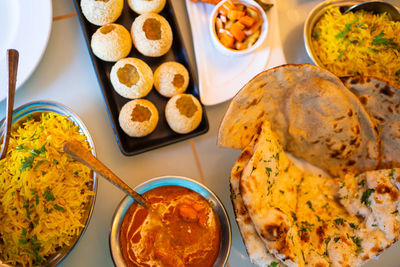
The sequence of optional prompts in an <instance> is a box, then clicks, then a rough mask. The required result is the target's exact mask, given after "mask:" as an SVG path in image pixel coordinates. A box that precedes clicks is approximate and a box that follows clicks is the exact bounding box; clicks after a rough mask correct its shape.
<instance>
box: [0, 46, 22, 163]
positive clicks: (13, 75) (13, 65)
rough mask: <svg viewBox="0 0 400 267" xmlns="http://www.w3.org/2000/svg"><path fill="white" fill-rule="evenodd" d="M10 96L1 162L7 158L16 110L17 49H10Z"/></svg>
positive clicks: (8, 98) (0, 156)
mask: <svg viewBox="0 0 400 267" xmlns="http://www.w3.org/2000/svg"><path fill="white" fill-rule="evenodd" d="M7 53H8V95H7V109H6V120H5V122H4V124H5V129H4V138H3V146H2V149H1V152H0V160H1V159H3V158H5V156H6V154H7V149H8V141H9V139H10V132H11V123H12V114H13V110H14V98H15V85H16V83H17V70H18V59H19V53H18V51H17V50H15V49H8V50H7Z"/></svg>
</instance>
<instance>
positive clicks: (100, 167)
mask: <svg viewBox="0 0 400 267" xmlns="http://www.w3.org/2000/svg"><path fill="white" fill-rule="evenodd" d="M63 150H64V152H66V153H67V154H69V155H71V156H72V157H73V158H74V159H76V160H77V161H79V162H81V163H83V164H84V165H86V166H88V167H89V168H90V169H92V170H93V171H95V172H97V173H98V174H100V175H101V176H103V177H104V178H106V179H107V180H108V181H110V182H111V183H112V184H114V185H115V186H117V187H119V188H120V189H122V190H123V191H124V192H125V193H127V194H128V195H130V196H131V197H133V198H134V199H135V200H136V201H137V202H138V203H139V204H140V205H141V206H143V207H147V206H148V204H147V202H146V200H145V199H144V198H143V197H142V196H141V195H140V194H138V193H137V192H136V191H134V190H133V189H132V188H130V187H129V186H128V185H127V184H125V183H124V182H123V181H122V180H121V179H120V178H118V176H116V175H115V174H114V173H113V172H112V171H111V170H110V169H108V168H107V167H106V166H105V165H104V164H103V163H101V162H100V161H99V160H98V159H97V158H96V157H94V156H93V155H92V153H90V152H89V151H88V150H87V148H85V147H84V146H83V145H82V144H81V143H79V142H78V141H77V140H74V139H71V140H68V141H66V142H65V143H64V145H63Z"/></svg>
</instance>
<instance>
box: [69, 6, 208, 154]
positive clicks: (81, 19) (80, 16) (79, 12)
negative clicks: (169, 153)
mask: <svg viewBox="0 0 400 267" xmlns="http://www.w3.org/2000/svg"><path fill="white" fill-rule="evenodd" d="M79 1H80V0H74V1H73V2H74V6H75V9H76V12H77V15H78V20H79V24H80V25H81V28H82V31H83V35H84V38H85V41H86V47H87V48H88V50H89V55H90V60H91V62H92V65H93V67H94V70H95V73H96V78H97V81H98V83H99V86H100V89H101V93H102V96H103V99H104V101H105V103H106V108H107V114H108V117H109V119H110V120H111V122H112V123H111V127H112V129H113V132H114V135H115V137H116V140H117V144H118V147H119V149H120V150H121V152H122V154H123V155H125V156H134V155H137V154H141V153H144V152H147V151H150V150H154V149H157V148H161V147H164V146H167V145H171V144H174V143H177V142H180V141H184V140H187V139H190V138H193V137H196V136H200V135H203V134H205V133H207V132H208V131H209V128H210V126H209V121H208V118H207V113H206V110H205V107H204V105H203V104H201V102H200V104H201V106H202V111H203V112H202V113H203V114H202V116H203V117H202V121H201V124H203V123H204V126H203V127H204V128H203V129H202V130H194V131H193V132H191V133H188V134H185V135H181V136H180V137H179V138H175V139H172V140H170V141H169V142H166V143H162V144H157V145H153V146H149V147H146V148H142V149H138V150H135V151H126V150H125V148H124V147H123V145H122V144H121V136H120V135H119V132H118V131H117V129H116V128H115V127H117V125H118V124H119V122H118V121H115V120H114V118H113V116H112V114H111V112H110V103H109V100H108V98H107V97H106V95H105V89H104V87H105V85H104V84H103V82H102V80H101V76H102V75H103V74H102V73H101V72H100V70H99V68H98V66H97V64H96V62H95V60H94V59H95V55H94V54H93V52H92V50H91V46H90V39H89V34H88V31H87V30H86V26H85V23H90V22H88V21H85V17H84V15H83V13H82V10H81V8H80V4H79ZM167 2H168V5H169V7H170V10H171V13H172V17H173V20H174V21H173V23H174V26H175V29H176V31H177V32H178V38H177V39H178V40H179V42H180V45H181V47H182V48H183V52H182V54H183V57H184V59H185V61H186V63H187V67H188V68H189V72H190V73H195V75H191V76H192V79H193V83H194V84H195V86H194V87H195V88H194V91H195V92H196V94H195V97H197V98H199V97H200V93H199V91H198V80H197V72H195V71H193V67H192V64H191V63H190V61H189V58H188V56H187V48H186V46H185V45H184V42H183V38H182V32H181V30H180V27H179V26H178V23H177V17H176V13H175V10H174V8H173V6H172V4H171V1H170V0H167ZM126 5H127V3H126V2H124V6H126ZM99 27H100V26H99ZM193 77H195V78H193ZM199 101H200V99H199ZM199 126H200V125H199Z"/></svg>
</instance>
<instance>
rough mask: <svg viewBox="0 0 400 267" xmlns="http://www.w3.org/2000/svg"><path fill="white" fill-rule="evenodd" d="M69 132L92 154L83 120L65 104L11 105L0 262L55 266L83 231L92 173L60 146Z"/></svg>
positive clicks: (0, 164) (0, 179) (1, 180)
mask: <svg viewBox="0 0 400 267" xmlns="http://www.w3.org/2000/svg"><path fill="white" fill-rule="evenodd" d="M3 122H4V120H3V121H2V122H0V125H4V123H3ZM3 135H4V126H2V128H0V139H2V136H3ZM71 138H74V139H77V140H78V141H80V142H81V143H82V144H83V145H84V146H85V147H86V148H87V149H88V150H91V152H92V154H93V155H95V151H94V145H93V141H92V138H91V137H90V134H89V132H88V130H87V128H86V126H85V125H84V124H83V122H82V121H81V120H80V119H79V117H78V116H77V115H76V114H75V113H74V112H73V111H71V110H70V109H68V108H67V107H65V106H63V105H61V104H59V103H55V102H50V101H39V102H32V103H28V104H26V105H23V106H21V107H19V108H18V109H16V110H15V111H14V115H13V124H12V129H11V136H10V142H9V147H8V150H7V155H6V157H5V158H4V159H2V160H0V265H2V264H4V265H8V266H57V265H59V264H61V263H62V262H63V261H64V260H65V259H66V258H67V256H68V255H69V254H70V252H71V251H72V250H73V248H74V247H75V246H76V245H77V243H78V242H79V240H80V238H81V237H82V235H83V233H84V232H85V230H86V228H87V225H88V223H89V221H90V217H91V215H92V212H93V208H94V203H95V198H96V192H97V179H96V175H95V174H94V173H93V172H92V171H91V170H90V169H89V168H87V167H86V166H84V165H82V164H80V163H79V162H77V161H75V160H74V159H72V158H71V157H69V156H68V155H67V154H65V153H64V152H63V150H62V144H63V143H64V141H66V140H67V139H71Z"/></svg>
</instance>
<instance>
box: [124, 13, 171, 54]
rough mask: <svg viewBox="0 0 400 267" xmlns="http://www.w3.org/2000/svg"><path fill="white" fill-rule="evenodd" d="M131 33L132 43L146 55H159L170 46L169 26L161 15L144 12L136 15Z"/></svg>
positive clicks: (165, 51) (164, 52)
mask: <svg viewBox="0 0 400 267" xmlns="http://www.w3.org/2000/svg"><path fill="white" fill-rule="evenodd" d="M131 34H132V41H133V45H134V46H135V47H136V49H137V50H138V51H139V52H140V53H142V54H143V55H145V56H148V57H160V56H162V55H164V54H166V53H167V52H168V51H169V49H170V48H171V46H172V38H173V37H172V30H171V26H170V25H169V23H168V21H167V20H166V19H165V18H164V17H163V16H160V15H158V14H156V13H145V14H142V15H140V16H138V17H136V19H135V20H134V21H133V23H132V28H131Z"/></svg>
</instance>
